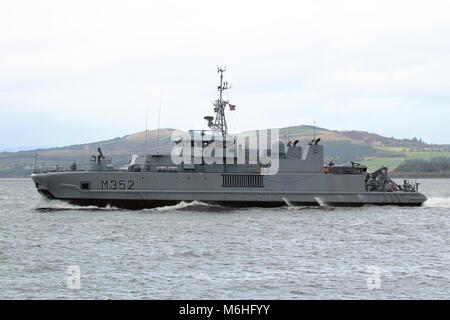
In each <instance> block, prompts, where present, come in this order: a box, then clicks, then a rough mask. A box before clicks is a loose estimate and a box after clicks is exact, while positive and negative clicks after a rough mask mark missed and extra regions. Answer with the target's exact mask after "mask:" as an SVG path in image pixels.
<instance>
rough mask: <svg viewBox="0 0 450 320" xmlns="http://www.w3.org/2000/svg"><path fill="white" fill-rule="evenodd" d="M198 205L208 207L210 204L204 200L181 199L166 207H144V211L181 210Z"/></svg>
mask: <svg viewBox="0 0 450 320" xmlns="http://www.w3.org/2000/svg"><path fill="white" fill-rule="evenodd" d="M196 206H204V207H208V206H210V205H209V204H207V203H204V202H200V201H192V202H185V201H181V202H180V203H177V204H175V205H172V206H164V207H157V208H152V209H144V211H158V212H166V211H174V210H180V209H185V208H189V207H196Z"/></svg>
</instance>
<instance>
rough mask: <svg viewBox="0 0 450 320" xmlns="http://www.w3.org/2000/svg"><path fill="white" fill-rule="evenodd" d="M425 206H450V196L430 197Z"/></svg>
mask: <svg viewBox="0 0 450 320" xmlns="http://www.w3.org/2000/svg"><path fill="white" fill-rule="evenodd" d="M423 206H424V207H430V208H450V198H444V197H433V198H428V200H427V201H425V202H424V204H423Z"/></svg>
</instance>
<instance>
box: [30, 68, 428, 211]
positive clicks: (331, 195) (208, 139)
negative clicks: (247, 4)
mask: <svg viewBox="0 0 450 320" xmlns="http://www.w3.org/2000/svg"><path fill="white" fill-rule="evenodd" d="M217 71H218V74H219V84H218V86H217V89H218V98H217V99H216V100H215V101H214V102H213V107H214V112H215V116H214V117H213V116H205V117H204V119H205V120H206V121H207V126H208V128H209V129H208V130H190V131H188V132H178V133H175V134H173V135H172V141H173V142H174V146H173V149H172V151H171V153H170V154H160V153H159V152H157V153H156V154H150V155H143V156H142V157H139V156H138V155H132V156H131V158H130V160H129V162H128V164H127V165H124V166H121V167H119V168H115V167H114V166H113V165H112V161H111V159H110V158H107V157H106V156H105V155H104V154H103V152H102V150H101V149H100V148H99V149H98V154H97V155H93V156H91V159H90V162H91V163H90V169H89V170H80V169H77V164H76V163H73V164H72V166H71V167H70V168H68V169H63V168H62V167H61V166H56V167H55V168H53V169H51V170H49V169H39V170H38V169H35V171H34V172H33V174H32V175H31V177H32V179H33V181H34V183H35V186H36V188H37V191H38V192H39V193H40V194H41V195H43V196H44V197H46V198H48V199H56V200H63V201H67V202H70V203H72V204H76V205H82V206H90V205H95V206H100V207H105V206H114V207H118V208H127V209H142V208H152V207H159V206H166V205H174V204H177V203H180V202H182V201H185V202H191V201H200V202H206V203H215V204H221V205H230V206H258V207H260V206H264V207H265V206H285V205H289V206H292V205H293V206H323V205H327V206H362V205H368V204H371V205H398V206H420V205H422V204H423V202H424V201H426V199H427V198H426V197H425V196H424V195H423V194H422V193H420V192H419V190H418V189H419V183H413V182H412V181H408V180H403V182H402V183H397V182H395V181H393V180H392V179H390V178H389V175H388V168H387V167H382V168H380V169H378V170H376V171H373V172H368V170H367V167H366V166H364V165H361V164H359V163H356V162H351V163H350V164H348V165H335V164H334V163H333V161H331V162H329V163H327V164H324V146H323V145H322V144H320V140H321V139H320V138H316V137H314V139H313V140H311V141H305V142H302V143H300V141H298V140H295V141H282V139H279V135H278V134H277V132H274V131H276V130H272V131H271V132H270V134H269V133H268V132H263V131H255V132H254V133H253V134H252V135H248V136H233V135H229V134H228V128H227V122H226V117H225V112H226V110H227V109H230V110H234V109H235V106H234V105H232V104H230V103H229V101H228V100H225V99H224V98H223V92H224V90H227V89H229V88H231V85H229V84H228V82H226V81H224V79H223V74H224V71H225V68H222V67H218V70H217ZM140 159H141V160H140Z"/></svg>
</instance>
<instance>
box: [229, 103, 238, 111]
mask: <svg viewBox="0 0 450 320" xmlns="http://www.w3.org/2000/svg"><path fill="white" fill-rule="evenodd" d="M228 106H229V107H230V111H233V110H235V109H236V106H235V105H234V104H228Z"/></svg>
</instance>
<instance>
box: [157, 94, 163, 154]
mask: <svg viewBox="0 0 450 320" xmlns="http://www.w3.org/2000/svg"><path fill="white" fill-rule="evenodd" d="M161 104H162V95H161V94H160V95H159V108H158V130H157V131H156V154H159V124H160V120H161Z"/></svg>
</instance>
